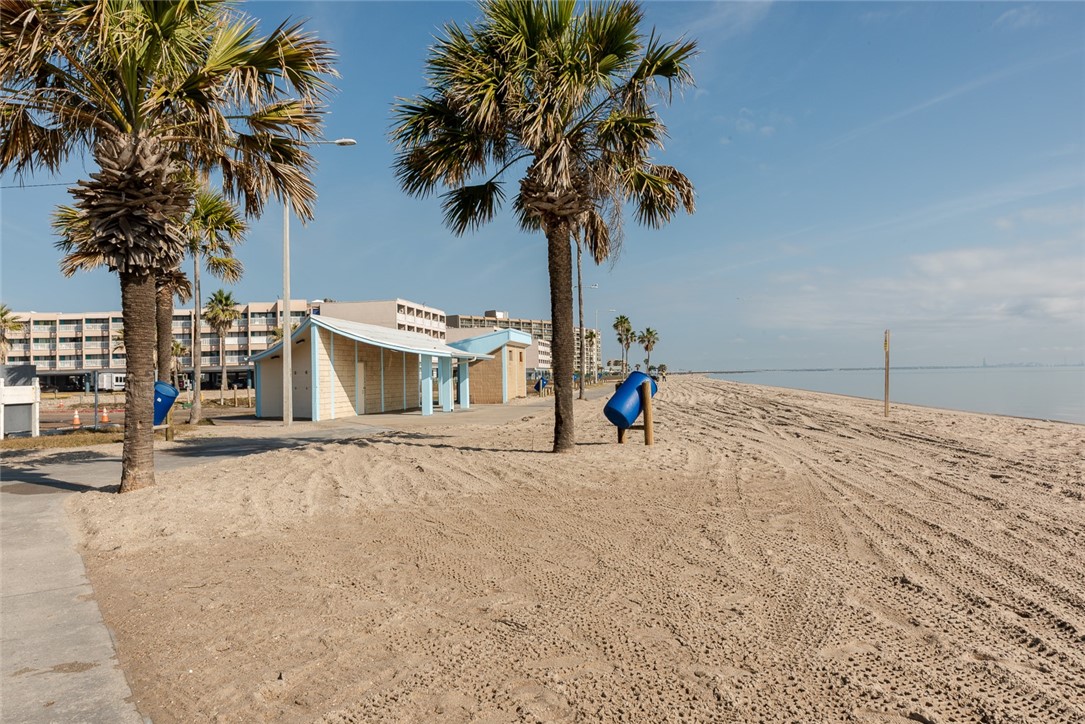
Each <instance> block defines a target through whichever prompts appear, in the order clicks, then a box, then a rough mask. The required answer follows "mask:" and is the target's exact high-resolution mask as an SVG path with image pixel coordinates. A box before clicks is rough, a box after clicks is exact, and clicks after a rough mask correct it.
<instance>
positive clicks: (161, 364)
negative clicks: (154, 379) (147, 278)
mask: <svg viewBox="0 0 1085 724" xmlns="http://www.w3.org/2000/svg"><path fill="white" fill-rule="evenodd" d="M155 327H156V334H155V337H156V339H157V341H158V354H157V355H156V359H157V360H158V370H157V373H156V374H157V376H158V379H160V380H168V379H169V378H170V373H171V372H172V371H173V292H172V291H170V289H169V288H168V287H161V286H160V287H158V288H157V289H156V290H155Z"/></svg>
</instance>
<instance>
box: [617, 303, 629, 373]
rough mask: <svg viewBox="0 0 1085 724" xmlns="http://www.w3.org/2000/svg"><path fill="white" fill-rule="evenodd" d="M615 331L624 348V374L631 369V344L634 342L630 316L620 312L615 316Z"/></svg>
mask: <svg viewBox="0 0 1085 724" xmlns="http://www.w3.org/2000/svg"><path fill="white" fill-rule="evenodd" d="M614 331H615V332H616V333H617V338H618V346H619V347H621V349H622V374H623V375H624V374H625V373H626V372H627V371H628V370H629V345H631V344H632V336H633V323H632V322H630V321H629V317H627V316H625V315H624V314H620V315H618V316H617V317H615V318H614Z"/></svg>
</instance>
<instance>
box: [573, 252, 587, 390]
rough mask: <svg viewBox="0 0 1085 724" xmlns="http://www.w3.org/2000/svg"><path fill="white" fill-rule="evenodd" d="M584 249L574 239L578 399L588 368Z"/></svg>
mask: <svg viewBox="0 0 1085 724" xmlns="http://www.w3.org/2000/svg"><path fill="white" fill-rule="evenodd" d="M583 255H584V249H583V247H581V245H580V239H577V240H576V301H577V306H578V307H579V319H580V399H582V400H583V399H584V371H585V370H586V369H587V368H588V348H587V345H586V344H585V343H584V280H583V278H582V276H581V274H582V272H583V266H582V263H581V257H582V256H583Z"/></svg>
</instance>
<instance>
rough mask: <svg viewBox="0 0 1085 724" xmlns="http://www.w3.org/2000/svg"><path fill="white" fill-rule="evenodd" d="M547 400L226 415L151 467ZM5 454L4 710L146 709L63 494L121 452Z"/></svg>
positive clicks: (464, 421) (107, 483)
mask: <svg viewBox="0 0 1085 724" xmlns="http://www.w3.org/2000/svg"><path fill="white" fill-rule="evenodd" d="M611 391H613V388H612V387H610V386H609V385H605V386H602V387H597V388H595V389H593V390H589V393H588V396H589V398H592V399H594V398H598V397H602V396H603V395H605V394H607V393H608V392H611ZM552 406H553V398H552V397H548V398H543V399H539V398H530V399H528V400H526V401H523V400H521V401H517V402H516V403H514V404H511V405H484V406H477V407H474V408H472V409H470V410H457V411H455V412H453V413H451V414H449V413H440V412H437V413H435V414H434V415H432V416H429V417H422V415H421V414H420V413H418V412H413V413H403V414H386V415H367V416H365V417H359V418H351V419H349V420H333V421H329V422H316V423H313V422H299V423H295V424H294V425H293V426H292V427H291V428H289V429H286V428H284V427H282V424H281V423H279V422H274V421H267V420H255V419H253V418H222V419H217V420H216V425H215V426H214V428H211V429H209V430H208V431H207V432H208V434H209V435H211V436H209V437H199V438H196V437H193V438H188V439H182V440H180V441H178V442H175V443H172V444H166V445H163V446H162V447H161V448H160V449H157V450H156V451H155V468H156V470H172V469H176V468H180V467H184V466H187V465H197V464H201V463H205V462H209V461H210V460H213V459H215V458H226V457H238V456H239V455H251V454H254V453H260V452H265V451H268V450H274V449H282V448H289V447H300V446H304V445H307V444H309V443H312V442H321V441H328V440H336V439H344V438H355V437H364V436H368V435H373V434H377V433H380V432H383V431H388V430H397V431H405V432H412V431H417V430H423V429H434V428H437V429H439V428H440V427H442V426H448V425H500V424H503V423H505V422H509V421H511V420H516V419H520V418H522V417H525V416H527V415H534V414H538V413H540V412H543V411H546V410H549V409H551V408H552ZM201 432H202V431H201ZM112 449H115V448H112ZM9 459H10V462H9V461H8V460H4V461H2V462H0V721H2V722H4V724H13V723H15V722H32V723H34V724H37V723H39V722H63V723H64V724H69V723H75V722H95V723H97V722H107V723H109V724H127V723H128V722H134V723H136V724H142V723H143V722H145V721H149V720H145V719H144V717H143V716H142V715H140V713H139V711H138V710H137V708H136V705H135V703H134V702H133V701H132V692H131V690H130V689H129V687H128V682H127V680H126V679H125V677H124V672H123V671H122V670H121V668H120V666H119V664H118V662H117V657H116V652H115V649H114V644H113V638H112V634H111V633H110V632H109V630H108V628H107V627H106V625H105V623H104V622H103V620H102V615H101V612H100V611H99V609H98V604H97V602H96V601H95V600H94V591H93V590H92V589H91V586H90V583H89V582H88V581H87V577H86V570H85V569H84V567H83V560H82V558H81V557H80V555H79V553H78V550H77V547H76V539H75V531H74V530H73V528H72V526H71V524H70V522H69V520H68V517H67V515H66V512H65V509H64V498H65V497H66V496H67V495H70V494H72V493H85V492H91V491H95V492H110V491H114V490H116V486H117V484H118V482H119V481H120V457H119V455H108V454H105V453H103V452H100V451H96V450H95V449H93V448H84V449H76V450H64V449H59V450H57V452H56V453H53V454H47V455H45V456H43V457H39V458H35V459H31V460H25V461H20V460H19V458H18V457H11V458H9Z"/></svg>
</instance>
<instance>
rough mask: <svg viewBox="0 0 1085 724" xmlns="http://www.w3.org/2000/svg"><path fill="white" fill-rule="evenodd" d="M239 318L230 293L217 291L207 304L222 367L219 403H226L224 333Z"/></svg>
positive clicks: (239, 311) (221, 290)
mask: <svg viewBox="0 0 1085 724" xmlns="http://www.w3.org/2000/svg"><path fill="white" fill-rule="evenodd" d="M240 318H241V310H239V309H238V308H237V300H236V299H234V295H233V293H232V292H228V291H226V290H224V289H219V290H218V291H216V292H215V293H214V294H212V295H211V299H209V300H208V302H207V323H208V324H210V325H211V329H213V330H215V334H217V335H218V338H219V364H220V365H221V366H222V382H221V385H220V386H219V402H225V401H226V333H227V332H229V331H230V328H231V327H233V326H234V322H236V321H237V320H238V319H240Z"/></svg>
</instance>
